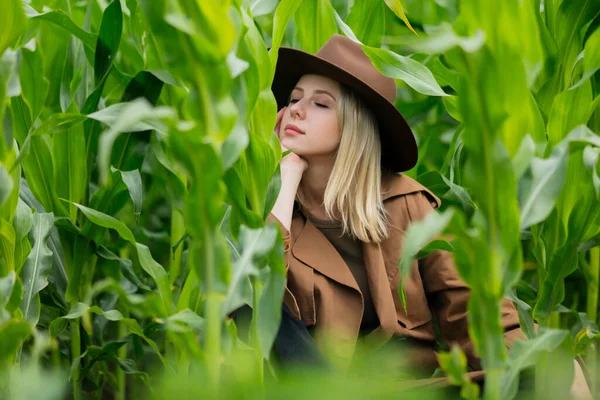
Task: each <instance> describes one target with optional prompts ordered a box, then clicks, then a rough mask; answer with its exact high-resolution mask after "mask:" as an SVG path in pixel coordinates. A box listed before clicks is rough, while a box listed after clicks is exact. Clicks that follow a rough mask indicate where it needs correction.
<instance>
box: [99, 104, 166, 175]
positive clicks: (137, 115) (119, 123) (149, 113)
mask: <svg viewBox="0 0 600 400" xmlns="http://www.w3.org/2000/svg"><path fill="white" fill-rule="evenodd" d="M119 111H121V112H120V113H119V116H118V117H116V118H117V119H116V121H115V123H114V125H113V126H111V127H110V128H109V129H108V130H106V131H104V132H103V133H102V134H101V135H100V139H99V143H98V164H99V165H98V168H99V170H100V183H101V184H102V185H103V186H106V185H107V183H108V177H109V175H108V173H109V170H110V169H109V168H110V160H111V152H112V150H113V144H114V143H115V140H116V139H117V137H118V136H119V135H120V134H121V133H123V132H131V131H133V130H135V129H138V128H139V124H140V123H145V122H147V121H158V120H161V119H163V118H172V117H174V112H173V111H172V110H171V109H170V108H167V107H152V106H151V105H150V103H148V101H146V100H145V99H143V98H139V99H136V100H133V101H131V102H129V103H126V105H125V106H123V107H122V108H121V109H120V110H119ZM99 114H101V115H102V116H103V117H104V119H105V121H106V116H107V113H102V112H98V113H94V114H92V115H90V116H89V117H90V118H99V116H98V115H99ZM112 115H114V114H111V116H112Z"/></svg>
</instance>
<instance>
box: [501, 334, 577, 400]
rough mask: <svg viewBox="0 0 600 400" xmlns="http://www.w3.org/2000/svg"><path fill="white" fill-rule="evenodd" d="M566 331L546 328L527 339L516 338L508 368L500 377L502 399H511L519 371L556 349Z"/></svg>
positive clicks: (511, 349)
mask: <svg viewBox="0 0 600 400" xmlns="http://www.w3.org/2000/svg"><path fill="white" fill-rule="evenodd" d="M567 334H568V331H564V330H556V329H547V330H544V332H542V333H540V334H539V335H538V336H537V337H535V338H533V339H529V340H527V341H523V340H517V341H516V342H514V343H513V344H512V346H511V348H510V351H509V353H508V362H507V365H508V369H507V370H505V371H504V373H503V374H502V377H501V378H500V382H501V385H500V387H501V390H502V394H501V396H500V398H502V399H513V398H514V397H515V396H516V394H517V390H518V386H519V373H520V372H521V371H523V370H524V369H526V368H528V367H531V366H533V365H535V364H536V363H537V361H538V360H539V359H540V357H541V356H542V354H544V353H545V352H550V351H553V350H554V349H556V348H557V347H558V346H559V345H560V344H561V343H562V342H563V340H564V339H565V337H566V336H567Z"/></svg>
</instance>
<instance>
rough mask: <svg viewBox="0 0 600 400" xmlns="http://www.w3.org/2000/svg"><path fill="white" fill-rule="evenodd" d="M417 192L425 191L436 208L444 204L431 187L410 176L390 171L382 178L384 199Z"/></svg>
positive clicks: (382, 195)
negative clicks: (428, 187)
mask: <svg viewBox="0 0 600 400" xmlns="http://www.w3.org/2000/svg"><path fill="white" fill-rule="evenodd" d="M417 192H424V193H425V194H426V196H427V198H428V199H429V201H430V202H431V204H432V206H434V207H435V208H438V207H439V206H440V205H441V204H442V202H441V200H440V199H439V198H438V197H437V196H436V195H434V194H433V193H432V192H431V191H430V190H429V189H427V188H426V187H425V186H423V185H421V184H420V183H419V182H417V181H416V180H414V179H412V178H411V177H409V176H406V175H404V174H395V173H388V174H385V175H384V176H382V178H381V197H382V199H383V200H384V201H385V200H388V199H391V198H394V197H396V196H402V195H407V194H410V193H417Z"/></svg>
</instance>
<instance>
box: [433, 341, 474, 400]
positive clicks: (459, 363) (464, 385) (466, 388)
mask: <svg viewBox="0 0 600 400" xmlns="http://www.w3.org/2000/svg"><path fill="white" fill-rule="evenodd" d="M438 361H439V363H440V366H441V367H442V369H443V370H444V371H445V372H446V374H447V375H448V378H449V379H450V382H451V383H452V384H453V385H456V386H461V391H460V395H461V397H462V398H463V399H478V398H479V386H477V385H476V384H474V383H472V382H471V381H470V380H469V378H468V376H467V357H465V354H464V353H463V352H462V350H461V349H460V347H459V346H457V345H455V346H452V350H451V351H450V352H446V353H440V354H439V355H438Z"/></svg>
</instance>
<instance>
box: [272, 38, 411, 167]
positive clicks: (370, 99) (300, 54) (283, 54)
mask: <svg viewBox="0 0 600 400" xmlns="http://www.w3.org/2000/svg"><path fill="white" fill-rule="evenodd" d="M305 74H317V75H323V76H326V77H328V78H331V79H333V80H335V81H337V82H339V83H341V84H343V85H345V86H347V87H349V88H351V89H352V90H354V91H355V92H356V93H358V94H359V95H360V96H361V98H362V99H363V100H364V101H365V102H366V103H367V104H368V105H369V107H370V109H371V111H372V112H373V113H374V114H375V117H376V119H377V123H378V125H379V137H380V141H381V150H382V155H381V164H382V166H383V167H385V168H387V169H389V170H391V171H395V172H402V171H408V170H409V169H412V168H413V167H414V166H415V165H416V163H417V159H418V149H417V143H416V141H415V137H414V135H413V133H412V131H411V129H410V126H409V125H408V123H407V122H406V120H405V119H404V117H402V114H400V111H398V109H397V108H396V107H395V106H394V104H393V103H390V102H389V101H388V100H387V99H386V98H385V97H383V96H381V95H380V94H379V93H377V92H376V91H375V90H373V89H372V88H371V87H370V86H369V85H367V84H366V83H365V82H363V81H362V80H360V79H359V78H357V77H356V76H354V75H352V74H351V73H349V72H348V71H346V70H344V69H343V68H340V67H338V66H337V65H334V64H332V63H330V62H328V61H326V60H324V59H322V58H319V57H317V56H315V55H313V54H310V53H306V52H304V51H302V50H298V49H293V48H289V47H281V48H279V56H278V59H277V66H276V68H275V77H274V79H273V84H272V86H271V88H272V90H273V94H274V95H275V99H276V100H277V109H281V108H283V107H285V106H287V105H288V99H289V95H290V93H291V91H292V89H293V88H294V87H295V85H296V83H298V80H299V79H300V78H301V77H302V75H305Z"/></svg>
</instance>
